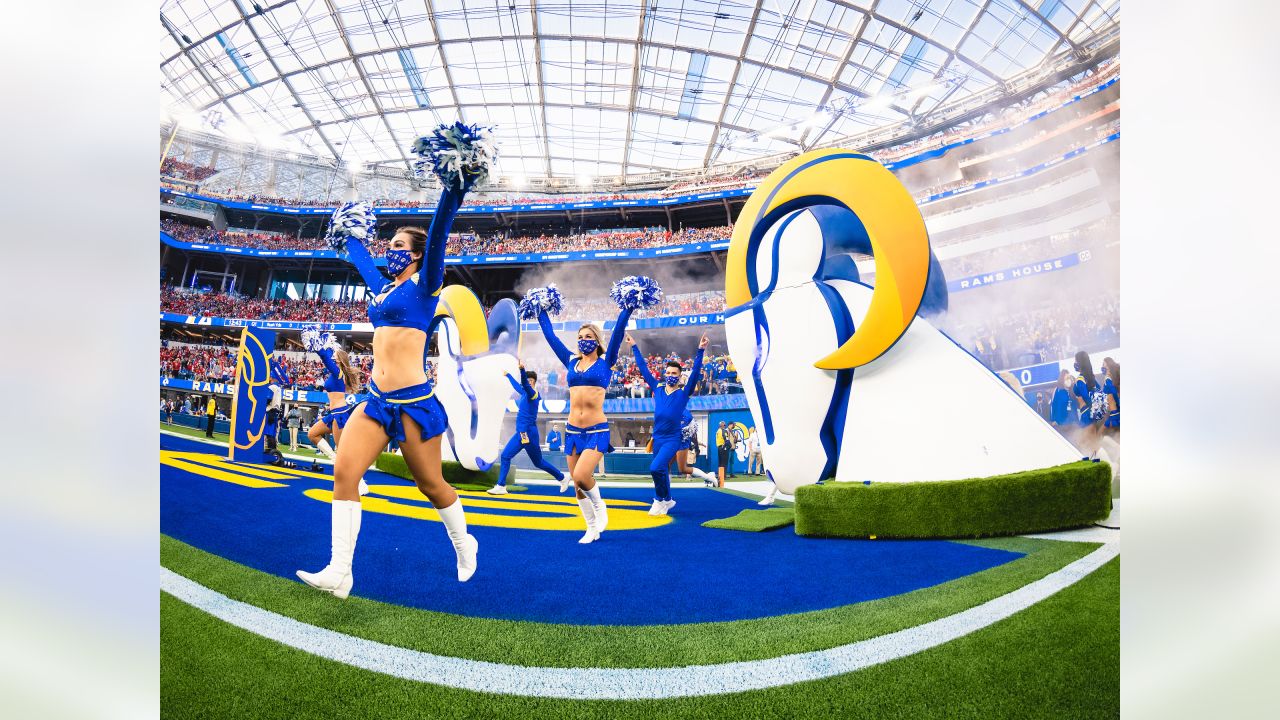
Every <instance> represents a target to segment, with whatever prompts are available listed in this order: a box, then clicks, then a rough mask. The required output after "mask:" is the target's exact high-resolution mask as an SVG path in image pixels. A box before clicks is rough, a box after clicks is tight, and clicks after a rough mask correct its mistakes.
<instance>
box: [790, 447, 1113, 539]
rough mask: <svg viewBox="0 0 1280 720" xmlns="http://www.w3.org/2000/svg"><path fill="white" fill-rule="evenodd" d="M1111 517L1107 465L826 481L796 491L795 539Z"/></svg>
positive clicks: (958, 532)
mask: <svg viewBox="0 0 1280 720" xmlns="http://www.w3.org/2000/svg"><path fill="white" fill-rule="evenodd" d="M1110 513H1111V466H1110V465H1108V464H1107V463H1104V462H1090V461H1081V462H1074V463H1067V464H1065V465H1057V466H1054V467H1048V468H1040V469H1036V470H1027V471H1024V472H1017V473H1010V474H1007V475H993V476H991V477H984V478H970V479H967V480H946V481H938V482H903V483H894V482H873V483H866V484H864V483H860V482H828V483H825V484H823V485H803V486H801V487H799V488H797V489H796V534H797V535H804V536H806V537H844V538H866V537H873V536H874V537H879V538H976V537H993V536H999V535H1020V534H1023V533H1035V532H1048V531H1051V530H1062V529H1066V528H1075V527H1083V526H1085V525H1089V524H1090V523H1094V522H1097V521H1099V520H1104V519H1106V517H1107V515H1109V514H1110Z"/></svg>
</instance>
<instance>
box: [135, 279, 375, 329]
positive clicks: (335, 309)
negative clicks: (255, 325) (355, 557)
mask: <svg viewBox="0 0 1280 720" xmlns="http://www.w3.org/2000/svg"><path fill="white" fill-rule="evenodd" d="M160 309H161V310H162V311H164V312H169V313H177V314H179V315H194V316H196V317H221V318H241V319H247V320H293V321H298V322H361V323H362V322H368V321H369V314H368V310H369V306H368V304H367V303H366V302H364V301H363V300H352V301H346V302H343V301H338V300H266V299H263V298H249V297H245V296H243V295H236V294H234V293H214V292H199V291H192V290H187V289H184V288H175V287H167V286H166V287H162V288H160Z"/></svg>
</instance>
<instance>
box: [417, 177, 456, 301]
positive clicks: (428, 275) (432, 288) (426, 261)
mask: <svg viewBox="0 0 1280 720" xmlns="http://www.w3.org/2000/svg"><path fill="white" fill-rule="evenodd" d="M464 195H466V192H465V191H463V190H459V189H457V188H447V189H445V191H444V192H443V193H441V194H440V202H438V203H436V214H435V215H433V216H432V218H431V227H430V228H428V229H427V254H426V257H424V258H423V259H422V268H421V270H420V271H419V274H418V291H419V292H420V293H422V294H423V295H425V296H427V297H432V296H435V295H439V294H440V288H442V287H444V250H445V245H446V244H447V243H448V242H449V230H450V229H451V228H452V227H453V218H454V216H455V215H457V213H458V208H460V207H462V198H463V196H464Z"/></svg>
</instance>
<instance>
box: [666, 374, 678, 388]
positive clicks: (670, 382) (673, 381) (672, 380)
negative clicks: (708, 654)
mask: <svg viewBox="0 0 1280 720" xmlns="http://www.w3.org/2000/svg"><path fill="white" fill-rule="evenodd" d="M662 379H663V380H666V381H667V387H675V386H676V385H678V384H679V383H680V376H679V375H664V376H663V378H662Z"/></svg>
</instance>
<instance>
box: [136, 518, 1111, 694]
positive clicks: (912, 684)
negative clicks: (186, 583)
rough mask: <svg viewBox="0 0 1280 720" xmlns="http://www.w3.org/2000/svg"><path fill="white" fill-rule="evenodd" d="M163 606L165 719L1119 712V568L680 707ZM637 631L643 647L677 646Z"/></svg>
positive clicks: (164, 599)
mask: <svg viewBox="0 0 1280 720" xmlns="http://www.w3.org/2000/svg"><path fill="white" fill-rule="evenodd" d="M1062 544H1063V545H1067V546H1070V545H1071V544H1070V543H1062ZM1029 557H1030V556H1029ZM1019 562H1021V561H1019ZM1007 567H1008V566H1002V567H1001V568H996V569H993V570H990V571H988V572H989V573H997V572H999V571H1001V570H1005V569H1007ZM971 579H972V578H965V580H971ZM965 580H961V581H956V582H964V581H965ZM314 595H316V596H317V597H318V596H319V594H318V593H314ZM160 603H161V605H160V607H161V612H160V653H161V676H160V700H161V714H162V715H163V716H164V717H173V718H218V719H219V720H224V719H226V718H241V717H252V718H264V719H270V718H281V719H282V720H295V719H297V718H332V717H343V718H347V717H377V718H379V720H395V719H396V718H415V719H416V718H444V717H448V718H508V717H509V718H522V719H523V718H529V717H555V718H641V719H643V720H651V718H653V717H655V716H660V717H663V718H705V717H710V716H725V717H739V718H752V717H787V718H806V717H814V718H831V717H839V718H925V717H945V718H983V719H990V718H1068V717H1069V718H1111V717H1117V716H1118V715H1119V711H1120V583H1119V559H1118V558H1117V559H1115V560H1112V561H1111V562H1110V563H1108V564H1107V565H1105V566H1104V567H1102V568H1101V569H1099V570H1097V571H1095V572H1094V573H1092V574H1090V575H1089V576H1088V577H1086V578H1084V579H1083V580H1081V581H1080V582H1078V583H1076V584H1075V585H1072V586H1071V587H1068V588H1066V589H1065V590H1063V591H1061V592H1059V593H1057V594H1055V595H1053V596H1052V597H1049V598H1048V599H1046V600H1044V601H1042V602H1040V603H1038V604H1036V605H1034V606H1032V607H1030V608H1028V609H1026V610H1023V611H1022V612H1019V613H1017V614H1016V615H1014V616H1012V617H1010V618H1008V619H1006V620H1004V621H1001V622H999V623H997V624H995V625H993V626H991V627H988V628H985V629H983V630H979V631H977V632H975V633H973V634H971V635H968V636H966V637H963V638H960V639H958V640H954V641H952V642H950V643H946V644H944V645H941V646H938V647H935V648H932V649H930V650H926V651H924V652H921V653H918V654H916V655H913V656H910V657H906V658H901V659H898V660H894V661H892V662H888V663H885V664H883V665H878V666H875V667H872V668H868V669H866V670H862V671H859V672H855V673H849V674H846V675H842V676H839V677H835V678H829V679H826V680H817V681H812V682H806V683H801V684H796V685H791V686H787V687H781V688H772V689H768V690H757V691H751V692H745V693H739V694H734V695H723V696H712V697H701V698H682V699H676V700H646V701H600V700H596V701H573V700H554V699H544V698H525V697H514V696H505V695H489V694H483V693H475V692H470V691H464V690H456V689H452V688H446V687H441V686H434V685H427V684H421V683H415V682H411V681H407V680H400V679H397V678H392V677H389V676H385V675H379V674H377V673H373V672H369V671H365V670H360V669H356V668H352V667H350V666H347V665H343V664H340V663H337V662H334V661H330V660H324V659H321V658H318V657H315V656H312V655H308V654H306V653H304V652H302V651H299V650H294V649H292V648H289V647H286V646H284V645H281V644H278V643H275V642H273V641H270V640H266V639H264V638H261V637H258V636H256V635H253V634H251V633H249V632H247V631H244V630H240V629H239V628H236V627H233V626H231V625H228V624H226V623H223V622H222V621H220V620H216V619H214V618H212V617H210V616H208V615H206V614H204V613H202V612H200V611H198V610H196V609H194V608H192V607H190V606H188V605H185V604H183V603H182V602H181V601H179V600H176V599H174V598H172V597H169V596H167V595H164V594H162V595H161V598H160ZM868 604H871V603H868ZM344 607H345V606H344ZM436 624H438V625H442V626H445V627H442V628H441V632H444V633H446V634H447V635H449V636H451V637H452V638H453V639H455V640H461V639H465V638H466V636H467V635H468V631H469V629H470V628H468V627H467V626H465V624H462V623H460V622H457V621H455V620H450V621H449V622H439V621H438V620H437V623H436ZM629 632H631V633H632V634H634V635H636V636H638V637H637V638H636V639H637V640H640V641H643V642H644V643H645V644H662V643H663V642H665V641H666V639H665V638H657V639H654V638H647V637H645V636H646V635H647V633H648V631H647V630H645V631H641V632H637V631H636V630H634V629H631V630H629ZM403 634H404V635H405V636H408V635H411V634H412V632H411V631H408V629H406V632H404V633H403ZM515 645H517V646H518V643H515ZM563 649H564V650H569V649H570V648H568V647H563ZM769 650H770V652H769V653H768V654H769V655H778V654H781V653H782V652H784V650H783V649H781V648H777V647H774V648H769ZM736 659H743V658H736ZM502 660H503V661H505V662H518V659H517V658H511V657H506V658H502ZM555 664H557V665H562V664H563V663H559V662H557V663H555ZM593 664H606V663H593Z"/></svg>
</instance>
